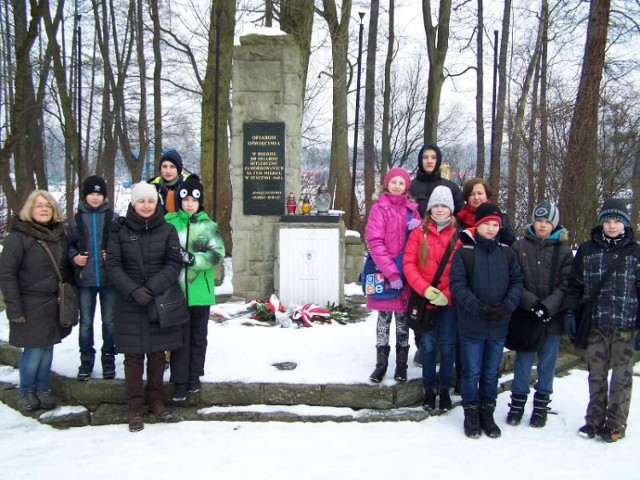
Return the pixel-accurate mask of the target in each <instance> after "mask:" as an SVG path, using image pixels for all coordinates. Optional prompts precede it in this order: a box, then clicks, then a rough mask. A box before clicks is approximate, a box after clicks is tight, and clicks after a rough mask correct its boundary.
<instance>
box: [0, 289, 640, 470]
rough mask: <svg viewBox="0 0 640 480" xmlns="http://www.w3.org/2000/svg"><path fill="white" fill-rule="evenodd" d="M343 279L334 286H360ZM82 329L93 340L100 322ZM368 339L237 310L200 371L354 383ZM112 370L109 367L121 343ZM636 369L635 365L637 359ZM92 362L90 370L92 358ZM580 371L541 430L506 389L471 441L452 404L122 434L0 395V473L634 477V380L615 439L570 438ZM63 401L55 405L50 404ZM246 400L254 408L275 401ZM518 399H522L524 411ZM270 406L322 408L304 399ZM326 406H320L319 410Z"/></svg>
mask: <svg viewBox="0 0 640 480" xmlns="http://www.w3.org/2000/svg"><path fill="white" fill-rule="evenodd" d="M345 288H346V293H347V295H348V294H350V293H356V292H357V291H358V289H359V288H360V287H359V286H357V285H354V284H352V285H347V286H346V287H345ZM221 293H230V284H223V285H222V286H221V287H220V288H219V289H218V294H221ZM219 308H220V309H221V310H224V313H225V314H227V315H234V314H235V315H237V314H238V313H239V312H241V311H242V310H244V309H245V308H246V306H245V305H244V304H225V305H221V306H220V307H219ZM96 325H98V322H97V321H96ZM95 330H96V343H97V345H100V328H96V329H95ZM7 338H8V324H7V319H6V316H5V315H4V313H2V314H0V339H2V340H7ZM374 342H375V313H372V314H371V315H370V316H369V317H368V318H367V319H366V321H363V322H359V323H355V324H349V325H340V324H337V323H333V324H331V325H319V324H318V325H315V326H313V327H311V328H279V327H265V326H259V322H256V321H253V320H248V319H247V318H233V319H230V320H227V321H224V322H221V323H216V322H210V326H209V348H208V353H207V363H206V368H205V370H206V373H205V376H204V378H203V380H204V381H208V382H217V381H254V382H257V381H260V382H292V383H321V382H334V383H341V382H342V383H354V382H366V381H367V378H368V375H369V374H370V373H371V371H372V369H373V366H374V362H375V358H374ZM282 361H293V362H296V363H297V364H298V366H297V368H296V369H295V370H291V371H279V370H277V369H276V368H274V367H273V366H272V363H275V362H282ZM391 361H392V363H393V358H392V359H391ZM78 362H79V358H78V351H77V331H74V332H73V333H72V334H71V335H70V336H69V337H67V338H66V339H65V340H64V341H63V342H62V344H60V345H57V346H56V347H55V353H54V362H53V370H55V371H56V372H58V373H61V374H63V375H67V376H70V377H73V376H75V374H76V372H77V368H78ZM98 363H99V362H98ZM117 369H118V372H117V375H118V377H119V378H122V377H123V369H122V358H121V356H118V362H117ZM636 374H638V375H640V364H639V365H637V366H636ZM94 375H95V376H97V377H99V376H101V371H100V366H99V365H98V366H97V368H96V370H95V371H94ZM409 375H410V377H412V378H417V377H419V376H420V370H419V369H418V368H416V367H415V366H413V365H411V366H410V368H409ZM387 377H389V375H388V376H387ZM586 378H587V375H586V372H584V371H579V370H575V371H572V372H571V373H570V374H569V375H567V376H565V377H563V378H558V379H557V380H556V383H555V392H554V395H553V402H552V404H551V406H552V407H553V413H554V414H553V415H550V416H549V421H548V424H547V426H546V427H545V428H543V429H534V428H531V427H529V426H528V424H527V422H523V424H522V425H520V426H518V427H511V426H509V425H507V424H506V422H505V417H506V412H507V410H508V405H507V403H508V401H509V396H508V394H502V395H500V396H499V398H498V407H497V412H496V420H497V423H498V425H499V426H500V428H502V432H503V434H502V438H500V439H489V438H487V437H482V438H481V439H480V440H470V439H467V438H466V437H465V436H464V433H463V430H462V421H463V412H462V409H461V408H459V407H458V408H454V409H453V410H452V411H451V412H449V413H447V414H445V415H441V416H439V417H433V418H429V419H426V420H424V421H422V422H398V423H390V422H384V423H369V424H361V423H346V424H345V423H333V422H327V423H321V424H305V423H294V424H291V423H279V422H271V423H245V422H182V423H176V424H153V425H146V426H145V429H144V430H143V431H142V432H140V433H137V434H131V433H129V432H128V430H127V427H126V425H109V426H101V427H83V428H73V429H70V430H64V431H63V430H55V429H53V428H51V427H49V426H46V425H42V424H40V423H38V422H37V421H36V420H33V419H31V418H27V417H24V416H22V415H21V414H20V413H18V412H16V411H14V410H12V409H11V408H9V407H7V406H6V405H4V404H1V403H0V466H1V468H0V472H1V473H0V476H1V478H2V479H7V480H9V479H26V478H36V479H39V478H46V479H50V480H57V479H61V480H62V479H64V480H72V479H86V478H90V479H107V478H108V479H114V478H116V479H117V478H136V477H137V478H155V479H165V478H167V479H169V478H170V479H183V478H224V479H247V478H251V479H279V480H280V479H282V480H285V479H296V480H298V479H305V480H306V479H322V480H326V479H327V478H337V479H343V478H344V479H360V478H363V479H365V478H366V479H385V480H388V479H414V478H429V479H443V478H447V479H452V478H453V479H457V478H465V479H466V478H473V479H475V480H480V479H495V478H501V477H502V478H511V477H517V478H524V479H527V478H531V479H536V480H537V479H539V478H550V479H573V478H581V479H598V480H600V479H601V478H610V477H611V478H640V466H639V464H638V463H637V462H638V461H637V458H636V457H635V455H636V453H637V452H638V451H640V397H639V396H638V394H637V392H634V396H633V399H632V404H631V414H630V417H629V428H628V431H627V437H626V438H625V439H623V440H621V441H619V442H618V443H615V444H606V443H603V442H601V441H597V440H585V439H582V438H580V437H578V436H577V433H576V432H577V429H578V428H579V427H580V426H582V424H583V421H584V420H583V416H584V412H585V408H586V404H587V400H588V389H587V379H586ZM0 380H2V381H9V382H14V383H16V384H17V383H18V374H17V371H16V370H14V369H12V368H10V367H1V368H0ZM385 382H387V383H389V384H391V383H393V380H391V379H389V378H387V380H385ZM69 408H71V407H59V409H57V410H54V411H53V414H61V413H63V412H64V409H69ZM231 408H233V407H231ZM245 408H246V407H245ZM251 408H252V409H254V410H258V411H260V410H261V409H262V410H264V411H267V410H273V409H274V408H277V407H273V406H255V407H251ZM240 409H241V408H240V407H238V410H240ZM530 409H531V405H530V403H529V405H528V406H527V417H528V416H529V414H530ZM281 410H284V411H298V412H304V411H305V410H306V411H313V412H315V413H318V412H319V411H323V409H322V407H308V406H297V407H295V406H294V407H283V408H282V409H281ZM340 410H341V409H332V408H327V409H325V410H324V411H323V413H326V414H329V415H331V414H332V413H331V412H336V414H337V413H340ZM342 410H343V411H344V409H342Z"/></svg>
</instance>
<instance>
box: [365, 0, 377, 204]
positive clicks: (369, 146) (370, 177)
mask: <svg viewBox="0 0 640 480" xmlns="http://www.w3.org/2000/svg"><path fill="white" fill-rule="evenodd" d="M379 10H380V1H379V0H372V1H371V7H370V9H369V33H368V38H367V71H366V75H365V79H366V80H365V94H364V204H365V212H369V209H370V208H371V202H372V199H371V197H372V195H373V192H374V190H375V170H374V165H375V163H376V161H375V156H376V152H375V136H374V135H375V114H376V110H375V108H376V51H377V50H378V12H379Z"/></svg>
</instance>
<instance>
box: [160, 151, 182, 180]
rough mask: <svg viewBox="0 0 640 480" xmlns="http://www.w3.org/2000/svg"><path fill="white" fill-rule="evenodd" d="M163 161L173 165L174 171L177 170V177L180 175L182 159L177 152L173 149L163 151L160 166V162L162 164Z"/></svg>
mask: <svg viewBox="0 0 640 480" xmlns="http://www.w3.org/2000/svg"><path fill="white" fill-rule="evenodd" d="M165 160H166V161H169V162H171V163H173V164H174V165H175V166H176V169H177V170H178V175H180V174H181V173H182V167H183V165H182V157H181V156H180V154H179V153H178V151H177V150H175V149H173V148H169V149H167V150H165V151H163V152H162V157H160V165H162V162H164V161H165Z"/></svg>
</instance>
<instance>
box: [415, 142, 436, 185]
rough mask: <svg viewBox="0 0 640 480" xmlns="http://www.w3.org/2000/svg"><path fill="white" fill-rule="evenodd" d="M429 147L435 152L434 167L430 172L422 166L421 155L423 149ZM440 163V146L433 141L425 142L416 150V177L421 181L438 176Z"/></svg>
mask: <svg viewBox="0 0 640 480" xmlns="http://www.w3.org/2000/svg"><path fill="white" fill-rule="evenodd" d="M429 149H430V150H435V152H436V167H435V168H434V169H433V172H431V173H427V172H425V170H424V166H423V165H422V155H423V154H424V151H425V150H429ZM440 165H442V152H441V151H440V147H438V146H437V145H436V144H433V143H427V144H425V145H423V146H422V148H421V149H420V151H419V152H418V173H417V174H416V178H417V179H418V180H421V181H423V182H424V181H429V180H434V179H438V178H440Z"/></svg>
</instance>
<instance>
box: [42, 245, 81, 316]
mask: <svg viewBox="0 0 640 480" xmlns="http://www.w3.org/2000/svg"><path fill="white" fill-rule="evenodd" d="M38 243H39V244H40V245H41V246H42V248H44V251H45V252H47V255H49V259H50V260H51V263H53V267H54V269H55V272H56V275H57V276H58V320H59V321H60V326H62V327H63V328H70V327H75V326H76V325H77V324H78V321H79V320H80V318H79V313H80V301H79V299H78V288H77V287H76V286H75V285H74V284H72V283H69V282H65V281H63V279H62V274H61V273H60V268H59V267H58V262H56V260H55V258H53V253H51V250H49V247H48V246H47V244H46V243H44V242H43V241H42V240H38Z"/></svg>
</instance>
